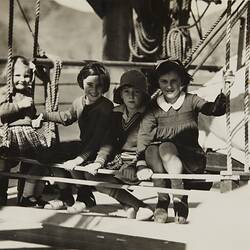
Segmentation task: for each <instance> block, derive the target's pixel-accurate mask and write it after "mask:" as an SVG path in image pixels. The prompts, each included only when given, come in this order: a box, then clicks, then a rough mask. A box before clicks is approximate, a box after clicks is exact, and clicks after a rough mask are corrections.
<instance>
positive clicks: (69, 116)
mask: <svg viewBox="0 0 250 250" xmlns="http://www.w3.org/2000/svg"><path fill="white" fill-rule="evenodd" d="M42 121H50V122H55V123H60V124H62V125H64V126H69V125H71V124H73V123H74V122H76V121H77V115H76V112H75V111H74V110H73V109H70V110H67V111H57V112H44V113H42Z"/></svg>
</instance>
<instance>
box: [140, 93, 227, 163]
mask: <svg viewBox="0 0 250 250" xmlns="http://www.w3.org/2000/svg"><path fill="white" fill-rule="evenodd" d="M162 100H163V97H162V96H161V97H158V99H157V100H155V101H154V102H153V103H152V105H151V106H150V108H149V109H148V111H147V112H146V115H145V117H144V119H143V120H142V123H141V125H140V130H139V134H138V144H137V147H138V149H137V151H138V152H137V154H138V157H137V158H138V160H144V159H145V149H146V148H147V147H148V146H149V145H150V144H151V143H152V142H164V141H171V142H173V143H174V144H176V145H180V146H181V147H186V148H189V149H191V150H193V151H200V150H202V149H201V147H200V146H199V143H198V135H199V131H198V114H199V112H201V113H202V114H205V115H214V116H219V115H223V114H224V113H225V96H224V95H223V94H220V95H219V96H218V97H217V98H216V100H215V101H214V102H207V101H206V100H204V99H202V98H201V97H199V96H197V95H193V94H184V93H182V95H181V96H180V97H179V99H178V101H177V102H176V103H175V104H173V105H170V104H168V103H166V102H165V103H164V101H162ZM178 102H179V103H178ZM140 163H142V162H140ZM137 165H140V164H137Z"/></svg>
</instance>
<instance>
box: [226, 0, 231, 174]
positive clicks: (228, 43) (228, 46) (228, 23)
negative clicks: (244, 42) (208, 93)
mask: <svg viewBox="0 0 250 250" xmlns="http://www.w3.org/2000/svg"><path fill="white" fill-rule="evenodd" d="M231 6H232V1H231V0H228V2H227V21H226V75H225V76H228V75H230V74H231V73H230V72H231V71H230V54H231V53H230V49H231V41H230V38H231ZM230 85H231V82H230V81H227V80H226V81H225V90H226V128H227V171H228V173H229V174H231V173H232V152H231V151H232V133H231V121H230V92H231V91H230V87H231V86H230Z"/></svg>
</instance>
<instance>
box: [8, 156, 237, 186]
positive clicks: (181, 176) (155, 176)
mask: <svg viewBox="0 0 250 250" xmlns="http://www.w3.org/2000/svg"><path fill="white" fill-rule="evenodd" d="M9 159H12V160H13V159H14V160H18V161H23V162H28V163H31V164H34V165H39V166H44V167H48V164H45V163H41V162H39V161H37V160H34V159H29V158H24V157H11V158H9ZM49 166H50V167H56V168H63V169H65V167H64V166H63V164H59V163H55V164H51V165H49ZM74 170H77V171H83V172H85V171H86V170H85V168H84V167H82V166H75V168H74ZM98 173H99V174H112V175H113V174H117V173H118V171H117V170H109V169H98ZM151 179H188V180H204V181H209V182H211V181H214V182H216V181H217V182H218V181H221V180H228V179H230V180H239V176H238V175H230V176H229V175H209V174H167V173H166V174H153V175H152V177H151Z"/></svg>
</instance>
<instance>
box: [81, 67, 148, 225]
mask: <svg viewBox="0 0 250 250" xmlns="http://www.w3.org/2000/svg"><path fill="white" fill-rule="evenodd" d="M149 99H150V98H149V95H148V93H147V82H146V78H145V76H144V75H143V74H142V73H141V72H139V71H137V70H130V71H127V72H125V73H124V74H123V75H122V76H121V79H120V86H119V87H118V88H117V89H116V90H115V92H114V102H116V103H117V104H119V105H118V106H116V107H115V108H114V109H113V115H112V124H111V129H110V133H109V134H107V137H106V139H105V140H104V142H103V146H102V147H101V149H100V150H99V152H98V154H97V157H96V159H95V162H94V163H92V164H90V165H89V166H86V168H88V169H89V172H90V173H91V174H92V175H90V174H88V176H86V178H88V179H91V180H98V181H104V180H106V181H108V182H113V183H127V184H138V183H139V181H138V179H137V177H136V166H135V157H136V148H137V134H138V130H139V124H140V121H141V119H142V117H143V114H144V111H145V108H146V104H147V103H148V101H149ZM101 167H106V168H109V169H117V170H119V171H118V174H117V175H116V176H115V177H113V176H107V175H106V176H105V175H103V176H100V175H99V174H98V176H94V175H95V173H96V171H97V169H98V168H101ZM97 190H98V191H100V192H103V193H106V194H108V195H110V196H111V197H113V198H115V199H116V200H118V201H119V202H120V203H121V204H123V205H125V206H126V207H127V208H128V209H127V216H128V217H129V218H135V219H137V220H147V219H149V218H151V217H152V215H153V212H152V210H151V209H149V208H148V207H147V206H146V204H144V203H143V202H142V201H141V200H138V199H137V198H136V197H134V196H133V195H132V194H131V193H129V192H128V191H126V190H122V189H112V188H103V187H102V188H97Z"/></svg>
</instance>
